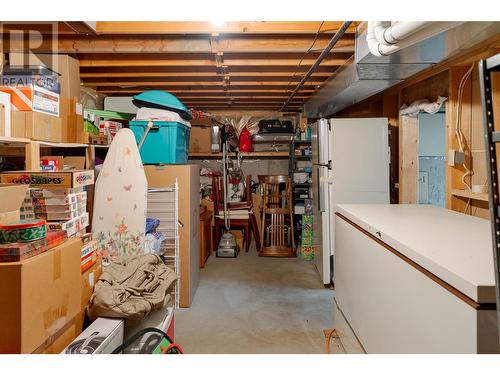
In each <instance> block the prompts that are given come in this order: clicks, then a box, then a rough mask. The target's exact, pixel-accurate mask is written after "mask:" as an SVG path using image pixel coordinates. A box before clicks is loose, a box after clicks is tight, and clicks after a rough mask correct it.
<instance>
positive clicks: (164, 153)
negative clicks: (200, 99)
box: [129, 121, 191, 164]
mask: <svg viewBox="0 0 500 375" xmlns="http://www.w3.org/2000/svg"><path fill="white" fill-rule="evenodd" d="M148 123H149V121H130V122H129V127H130V130H132V132H133V133H134V136H135V140H136V142H137V144H139V142H140V141H141V138H142V136H143V134H144V131H145V130H146V128H147V126H148ZM190 131H191V129H190V128H189V127H188V126H186V125H184V124H181V123H179V122H166V121H153V127H152V128H151V129H150V130H149V133H148V135H147V136H146V140H145V141H144V143H143V145H142V147H141V149H140V150H139V152H140V154H141V159H142V163H143V164H186V163H187V162H188V152H189V133H190Z"/></svg>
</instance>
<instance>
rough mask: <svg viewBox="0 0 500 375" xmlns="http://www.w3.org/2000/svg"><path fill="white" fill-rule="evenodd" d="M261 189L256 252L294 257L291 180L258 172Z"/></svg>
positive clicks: (263, 254) (271, 255)
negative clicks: (260, 246) (259, 242)
mask: <svg viewBox="0 0 500 375" xmlns="http://www.w3.org/2000/svg"><path fill="white" fill-rule="evenodd" d="M259 183H260V186H261V190H262V193H263V195H262V223H261V225H262V227H261V228H262V229H261V232H260V236H261V244H262V250H261V251H260V254H259V255H260V256H270V257H295V256H296V253H295V240H294V228H293V212H292V210H293V207H292V184H291V180H290V177H289V176H283V175H275V176H259Z"/></svg>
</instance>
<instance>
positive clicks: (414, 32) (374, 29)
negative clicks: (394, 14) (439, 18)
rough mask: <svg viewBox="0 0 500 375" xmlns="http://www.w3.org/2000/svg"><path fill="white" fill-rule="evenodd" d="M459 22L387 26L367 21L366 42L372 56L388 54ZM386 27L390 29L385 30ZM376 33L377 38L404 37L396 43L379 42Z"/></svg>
mask: <svg viewBox="0 0 500 375" xmlns="http://www.w3.org/2000/svg"><path fill="white" fill-rule="evenodd" d="M460 23H462V22H427V23H424V22H394V23H393V24H392V25H391V26H389V25H388V24H387V23H384V22H379V21H368V27H367V32H366V42H367V44H368V48H369V50H370V52H371V53H372V54H373V55H374V56H388V55H390V54H392V53H394V52H396V51H399V50H400V49H402V48H406V47H409V46H411V45H413V44H415V43H418V42H420V41H422V40H425V39H427V38H430V37H431V36H433V35H435V34H438V33H440V32H443V31H445V30H448V29H450V28H452V27H455V26H458V25H459V24H460ZM406 24H408V25H406ZM391 27H392V29H391ZM388 29H390V31H389V32H386V30H388ZM389 33H391V36H389ZM377 34H378V35H379V38H384V35H385V37H386V38H387V39H389V40H391V41H393V40H395V39H396V38H402V37H403V36H405V38H404V39H400V40H399V42H397V44H386V43H387V41H385V42H384V43H381V42H380V41H379V40H378V39H377Z"/></svg>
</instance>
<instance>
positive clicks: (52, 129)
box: [25, 112, 62, 143]
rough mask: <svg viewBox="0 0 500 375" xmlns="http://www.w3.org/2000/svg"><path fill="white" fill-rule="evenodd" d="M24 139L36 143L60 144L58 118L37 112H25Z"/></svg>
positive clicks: (60, 133)
mask: <svg viewBox="0 0 500 375" xmlns="http://www.w3.org/2000/svg"><path fill="white" fill-rule="evenodd" d="M25 114H26V137H28V138H31V139H33V140H38V141H47V142H57V143H59V142H62V122H61V119H60V118H59V117H54V116H49V115H47V114H45V113H39V112H25Z"/></svg>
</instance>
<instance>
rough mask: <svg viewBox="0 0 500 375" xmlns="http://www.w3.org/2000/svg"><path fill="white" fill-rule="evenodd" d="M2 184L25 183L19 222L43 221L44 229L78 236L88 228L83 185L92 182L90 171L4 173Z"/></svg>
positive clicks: (92, 177)
mask: <svg viewBox="0 0 500 375" xmlns="http://www.w3.org/2000/svg"><path fill="white" fill-rule="evenodd" d="M0 178H1V181H2V182H4V183H14V184H29V185H30V189H29V190H28V192H27V193H26V198H25V199H24V202H23V204H22V207H21V216H20V218H21V220H32V219H43V220H46V221H47V230H65V231H66V233H67V236H68V237H75V236H77V235H79V234H80V233H81V232H82V231H84V230H85V228H86V227H87V226H88V225H89V214H88V212H87V208H86V206H87V193H86V191H85V190H84V188H85V186H88V185H92V184H93V183H94V171H93V170H79V171H60V172H27V171H17V172H6V173H2V174H1V175H0Z"/></svg>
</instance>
